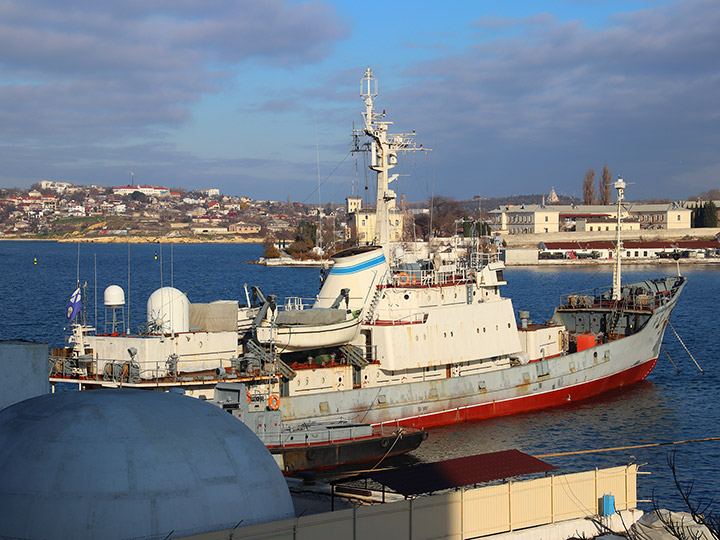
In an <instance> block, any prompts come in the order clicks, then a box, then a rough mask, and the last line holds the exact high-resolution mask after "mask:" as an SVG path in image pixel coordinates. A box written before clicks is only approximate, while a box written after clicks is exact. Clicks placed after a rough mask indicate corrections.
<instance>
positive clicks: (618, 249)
mask: <svg viewBox="0 0 720 540" xmlns="http://www.w3.org/2000/svg"><path fill="white" fill-rule="evenodd" d="M614 187H615V189H616V190H617V238H616V241H615V265H614V266H613V290H612V297H613V300H620V299H621V297H622V292H621V287H622V251H623V244H622V238H621V237H620V229H621V228H622V200H623V197H624V194H625V181H624V180H623V179H622V178H620V176H618V179H617V182H615V184H614Z"/></svg>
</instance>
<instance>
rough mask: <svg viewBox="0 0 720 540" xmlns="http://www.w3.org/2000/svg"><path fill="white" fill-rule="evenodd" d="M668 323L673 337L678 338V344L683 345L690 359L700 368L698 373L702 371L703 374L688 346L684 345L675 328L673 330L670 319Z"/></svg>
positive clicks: (703, 372)
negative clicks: (673, 334) (673, 333)
mask: <svg viewBox="0 0 720 540" xmlns="http://www.w3.org/2000/svg"><path fill="white" fill-rule="evenodd" d="M668 324H669V325H670V328H672V331H673V332H675V337H677V338H678V341H679V342H680V345H682V346H683V348H684V349H685V351H687V353H688V354H689V355H690V358H692V361H693V362H695V365H696V366H697V368H698V369H699V370H700V373H702V374H703V375H705V371H703V368H701V367H700V364H698V363H697V360H695V357H694V356H693V355H692V353H691V352H690V349H688V348H687V347H686V346H685V343H684V342H683V340H682V339H681V338H680V334H678V333H677V330H675V327H674V326H673V325H672V323H671V322H670V321H668Z"/></svg>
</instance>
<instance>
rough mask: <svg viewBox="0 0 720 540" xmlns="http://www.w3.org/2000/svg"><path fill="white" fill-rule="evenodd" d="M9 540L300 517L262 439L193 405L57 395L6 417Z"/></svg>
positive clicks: (3, 527)
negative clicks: (296, 515) (295, 513)
mask: <svg viewBox="0 0 720 540" xmlns="http://www.w3.org/2000/svg"><path fill="white" fill-rule="evenodd" d="M0 448H2V449H3V452H2V454H0V478H2V481H0V537H3V538H4V537H11V538H23V539H41V538H44V539H53V538H76V539H80V538H103V539H125V538H147V539H150V538H158V539H162V538H167V537H170V533H171V532H172V531H174V532H173V533H172V535H171V537H173V538H177V537H180V536H189V535H192V534H200V533H206V532H211V531H217V530H225V529H232V528H234V527H236V526H237V525H238V524H241V526H246V525H252V524H256V523H263V522H268V521H274V520H279V519H286V518H290V517H293V516H294V511H293V504H292V500H291V499H290V493H289V491H288V488H287V484H286V483H285V480H284V478H283V476H282V473H281V472H280V469H279V468H278V466H277V465H276V463H275V461H274V459H273V457H272V455H271V454H270V452H269V451H268V450H267V448H266V447H265V446H264V445H263V444H262V442H261V441H260V439H258V438H257V437H256V436H255V434H253V433H252V431H251V430H250V429H249V428H247V427H246V426H245V425H244V424H243V423H242V422H240V421H238V420H237V419H235V418H233V417H232V416H231V415H229V414H227V413H226V412H224V411H222V410H221V409H219V408H217V407H215V406H214V405H211V404H209V403H204V402H202V401H200V400H196V399H194V398H191V397H187V396H182V395H177V394H170V393H163V392H153V391H147V390H130V389H122V390H88V391H84V392H64V393H56V394H48V395H43V396H39V397H35V398H32V399H28V400H26V401H23V402H20V403H18V404H16V405H13V406H11V407H8V408H6V409H4V410H2V411H0Z"/></svg>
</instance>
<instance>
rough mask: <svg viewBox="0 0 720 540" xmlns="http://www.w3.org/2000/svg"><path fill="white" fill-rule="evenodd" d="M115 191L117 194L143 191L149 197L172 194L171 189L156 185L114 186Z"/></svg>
mask: <svg viewBox="0 0 720 540" xmlns="http://www.w3.org/2000/svg"><path fill="white" fill-rule="evenodd" d="M112 189H113V193H114V194H115V195H132V194H133V193H135V192H136V191H139V192H140V193H143V194H145V195H147V196H148V197H162V196H165V195H170V190H169V189H168V188H165V187H155V186H121V187H114V188H112Z"/></svg>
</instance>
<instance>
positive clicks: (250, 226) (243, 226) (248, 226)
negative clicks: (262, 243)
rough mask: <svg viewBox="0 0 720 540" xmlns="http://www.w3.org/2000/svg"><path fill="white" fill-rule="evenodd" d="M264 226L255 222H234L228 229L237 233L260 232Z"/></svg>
mask: <svg viewBox="0 0 720 540" xmlns="http://www.w3.org/2000/svg"><path fill="white" fill-rule="evenodd" d="M261 229H262V227H260V225H256V224H254V223H232V224H231V225H230V227H228V230H229V231H230V232H231V233H235V234H258V233H259V232H260V230H261Z"/></svg>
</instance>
